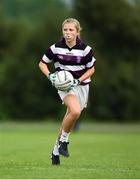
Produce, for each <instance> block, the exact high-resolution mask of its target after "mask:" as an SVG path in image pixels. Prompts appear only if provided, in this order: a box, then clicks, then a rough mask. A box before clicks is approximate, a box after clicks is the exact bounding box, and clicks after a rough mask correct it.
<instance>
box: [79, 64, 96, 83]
mask: <svg viewBox="0 0 140 180" xmlns="http://www.w3.org/2000/svg"><path fill="white" fill-rule="evenodd" d="M94 72H95V67H94V66H93V67H92V68H90V69H88V70H87V71H86V72H85V73H84V74H83V75H82V76H81V77H80V78H79V80H80V82H82V81H84V80H86V79H88V78H89V77H90V76H92V75H93V74H94Z"/></svg>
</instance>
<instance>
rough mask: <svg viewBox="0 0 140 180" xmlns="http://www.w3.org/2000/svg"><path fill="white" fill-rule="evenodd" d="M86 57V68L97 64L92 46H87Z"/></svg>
mask: <svg viewBox="0 0 140 180" xmlns="http://www.w3.org/2000/svg"><path fill="white" fill-rule="evenodd" d="M84 58H85V61H86V68H87V69H90V68H92V67H93V66H95V62H96V59H95V58H94V56H93V50H92V48H91V47H90V46H87V47H86V49H85V52H84Z"/></svg>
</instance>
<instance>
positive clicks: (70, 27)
mask: <svg viewBox="0 0 140 180" xmlns="http://www.w3.org/2000/svg"><path fill="white" fill-rule="evenodd" d="M62 32H63V36H64V38H65V40H66V42H67V43H76V38H77V36H78V35H79V33H78V32H77V29H76V27H75V24H74V23H66V24H64V26H63V28H62Z"/></svg>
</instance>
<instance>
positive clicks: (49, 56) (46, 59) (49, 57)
mask: <svg viewBox="0 0 140 180" xmlns="http://www.w3.org/2000/svg"><path fill="white" fill-rule="evenodd" d="M52 48H53V45H52V46H51V47H50V48H48V49H47V50H46V52H45V54H44V55H43V57H42V62H43V63H46V64H48V63H51V62H52V60H53V59H54V58H55V54H54V52H53V51H52Z"/></svg>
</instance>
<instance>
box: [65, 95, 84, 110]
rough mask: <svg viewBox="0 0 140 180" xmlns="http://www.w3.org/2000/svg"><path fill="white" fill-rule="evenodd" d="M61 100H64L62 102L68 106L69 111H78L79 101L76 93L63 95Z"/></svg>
mask: <svg viewBox="0 0 140 180" xmlns="http://www.w3.org/2000/svg"><path fill="white" fill-rule="evenodd" d="M63 101H64V104H65V105H66V106H67V108H68V112H69V111H80V103H79V101H78V98H77V96H76V95H74V94H68V95H67V96H65V98H64V100H63Z"/></svg>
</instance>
